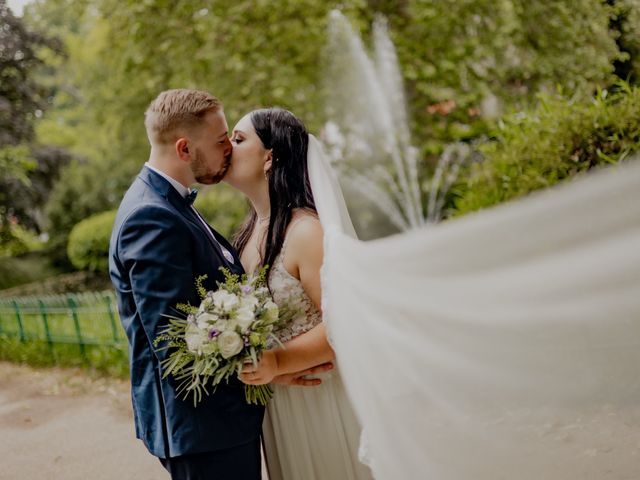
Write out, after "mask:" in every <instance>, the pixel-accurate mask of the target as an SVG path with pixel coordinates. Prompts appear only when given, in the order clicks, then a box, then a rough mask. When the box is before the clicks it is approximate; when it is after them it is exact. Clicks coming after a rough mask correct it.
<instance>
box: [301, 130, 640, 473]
mask: <svg viewBox="0 0 640 480" xmlns="http://www.w3.org/2000/svg"><path fill="white" fill-rule="evenodd" d="M308 161H309V171H310V180H311V185H312V188H313V194H314V197H315V202H316V206H317V208H318V213H319V215H320V219H321V222H322V224H323V227H324V229H325V263H324V266H323V271H322V282H323V314H324V318H325V321H326V322H327V325H328V329H329V332H330V337H331V342H332V345H333V346H334V349H335V351H336V355H337V360H338V364H339V367H340V371H341V374H342V376H343V379H344V383H345V385H346V389H347V392H348V394H349V398H350V400H351V402H352V404H353V406H354V408H355V410H356V413H357V415H358V418H359V420H360V422H361V423H362V426H363V428H364V429H365V432H366V436H367V442H368V449H369V456H370V460H371V467H372V469H373V472H374V475H375V477H376V479H378V480H384V479H389V480H391V479H393V480H397V479H418V478H420V479H422V478H424V479H434V480H466V479H469V480H496V479H511V478H517V479H518V480H526V479H532V480H533V479H535V480H540V479H544V480H572V479H575V480H578V479H581V480H582V479H594V480H596V479H605V478H606V479H611V480H622V479H632V478H638V477H640V473H639V472H640V162H638V161H636V162H629V163H628V164H625V165H620V166H616V167H611V168H608V169H607V170H605V171H602V172H597V173H593V174H590V175H588V176H587V177H586V178H583V179H580V180H577V181H573V182H570V183H569V184H566V185H563V186H560V187H557V188H553V189H551V190H549V191H545V192H542V193H539V194H536V195H532V196H530V197H529V198H527V199H524V200H521V201H518V202H514V203H511V204H508V205H504V206H500V207H497V208H493V209H490V210H487V211H484V212H481V213H479V214H475V215H470V216H468V217H466V218H462V219H459V220H455V221H451V222H447V223H444V224H440V225H438V226H435V227H429V228H426V229H421V230H416V231H413V232H410V233H406V234H402V235H396V236H393V237H388V238H385V239H381V240H375V241H370V242H360V241H358V240H357V239H355V236H354V234H353V228H352V227H351V222H350V221H349V217H348V212H347V210H346V206H345V204H344V200H343V198H342V194H341V192H340V188H339V185H338V182H337V180H336V178H335V176H334V174H333V172H332V170H331V167H330V165H329V164H328V162H327V161H326V158H325V157H324V155H323V152H322V148H321V146H320V144H319V142H318V141H317V140H316V139H315V138H313V137H312V136H310V141H309V157H308Z"/></svg>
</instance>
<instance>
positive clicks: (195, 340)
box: [184, 323, 209, 353]
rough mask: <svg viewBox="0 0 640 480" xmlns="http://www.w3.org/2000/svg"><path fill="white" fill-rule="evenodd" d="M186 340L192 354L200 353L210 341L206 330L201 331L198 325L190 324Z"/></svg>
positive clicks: (185, 336)
mask: <svg viewBox="0 0 640 480" xmlns="http://www.w3.org/2000/svg"><path fill="white" fill-rule="evenodd" d="M184 339H185V341H186V342H187V349H188V350H189V351H190V352H192V353H200V352H201V351H202V347H203V346H204V345H205V344H206V343H207V342H208V341H209V333H208V332H207V331H206V330H201V329H199V328H198V326H197V325H195V324H193V323H189V324H188V325H187V329H186V330H185V332H184Z"/></svg>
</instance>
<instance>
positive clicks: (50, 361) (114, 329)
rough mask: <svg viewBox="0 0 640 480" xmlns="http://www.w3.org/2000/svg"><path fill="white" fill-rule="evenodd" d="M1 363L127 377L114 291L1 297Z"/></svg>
mask: <svg viewBox="0 0 640 480" xmlns="http://www.w3.org/2000/svg"><path fill="white" fill-rule="evenodd" d="M0 359H2V360H8V361H15V362H19V363H26V364H29V365H33V366H44V365H61V366H82V367H87V368H90V369H95V370H98V371H100V372H102V373H107V374H110V375H115V376H120V377H122V376H126V375H127V340H126V336H125V334H124V331H123V330H122V326H121V325H120V321H119V319H118V314H117V310H116V306H115V298H114V295H113V293H111V292H91V293H83V294H68V295H49V296H38V297H35V296H33V297H16V298H4V299H0Z"/></svg>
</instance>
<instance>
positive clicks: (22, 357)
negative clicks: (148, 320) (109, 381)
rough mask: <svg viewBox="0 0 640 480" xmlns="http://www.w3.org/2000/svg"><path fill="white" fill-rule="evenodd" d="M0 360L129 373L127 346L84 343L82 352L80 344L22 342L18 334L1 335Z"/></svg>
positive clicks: (110, 373) (114, 374) (120, 374)
mask: <svg viewBox="0 0 640 480" xmlns="http://www.w3.org/2000/svg"><path fill="white" fill-rule="evenodd" d="M0 360H4V361H9V362H13V363H20V364H25V365H30V366H33V367H50V366H60V367H80V368H83V369H86V370H87V371H89V372H95V373H98V374H102V375H108V376H112V377H117V378H128V377H129V366H128V360H127V350H126V347H123V348H118V347H104V346H96V345H87V346H85V352H84V354H83V353H82V352H81V351H80V346H79V345H71V344H55V343H54V344H52V345H49V344H48V343H47V342H42V341H28V342H21V341H20V339H19V338H17V337H13V336H11V337H9V336H6V335H0Z"/></svg>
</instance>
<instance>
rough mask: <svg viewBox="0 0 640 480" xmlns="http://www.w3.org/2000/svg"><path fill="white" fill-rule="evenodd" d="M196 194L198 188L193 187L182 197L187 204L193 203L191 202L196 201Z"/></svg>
mask: <svg viewBox="0 0 640 480" xmlns="http://www.w3.org/2000/svg"><path fill="white" fill-rule="evenodd" d="M197 196H198V190H196V189H195V188H194V189H193V190H191V191H190V192H189V193H187V196H186V197H184V201H185V202H187V205H193V202H195V201H196V197H197Z"/></svg>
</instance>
